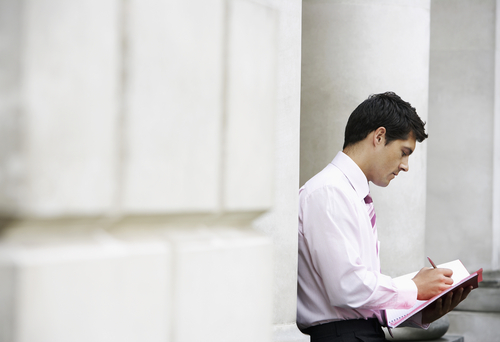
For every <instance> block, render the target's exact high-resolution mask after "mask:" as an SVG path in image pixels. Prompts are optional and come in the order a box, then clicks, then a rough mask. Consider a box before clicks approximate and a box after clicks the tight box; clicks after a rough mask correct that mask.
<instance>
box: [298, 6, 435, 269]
mask: <svg viewBox="0 0 500 342" xmlns="http://www.w3.org/2000/svg"><path fill="white" fill-rule="evenodd" d="M429 14H430V2H429V1H421V0H419V1H398V0H393V1H372V0H366V1H320V0H306V1H304V3H303V35H302V104H301V151H300V155H301V161H300V163H301V168H300V183H301V184H303V183H304V182H305V181H306V180H307V179H309V178H310V177H311V176H313V175H314V174H315V173H317V172H319V171H320V170H321V169H322V168H323V167H324V166H326V165H327V163H329V162H330V161H331V160H332V159H333V158H334V157H335V154H336V153H337V152H338V151H339V150H341V149H342V143H343V137H344V132H343V131H344V127H345V124H346V123H347V118H348V116H349V115H350V113H351V112H352V111H353V110H354V108H355V107H356V106H357V105H358V104H359V103H360V102H362V101H363V100H364V99H366V98H367V97H368V95H370V94H374V93H380V92H385V91H394V92H395V93H397V94H398V95H400V96H401V97H402V98H403V99H405V100H406V101H408V102H410V103H411V104H412V105H413V106H414V107H415V108H416V109H417V112H418V114H419V115H420V116H421V118H422V119H423V120H424V121H425V120H426V119H427V99H428V70H429V69H428V68H429V60H428V54H429V22H430V18H429ZM425 184H426V143H425V142H424V143H423V144H419V145H418V147H417V148H416V151H415V153H414V154H413V155H412V157H411V158H410V172H408V173H407V174H401V175H400V176H399V177H398V179H396V180H394V181H392V182H391V184H390V186H389V187H387V188H384V189H381V188H377V187H376V186H373V185H372V186H371V189H372V192H373V196H374V198H375V203H376V209H377V220H378V226H379V227H380V228H379V237H380V240H381V262H382V270H383V272H384V273H386V274H388V275H391V276H395V275H401V274H404V273H408V272H409V271H410V270H417V269H419V268H420V267H422V266H423V265H424V239H425V203H426V193H425V189H426V187H425Z"/></svg>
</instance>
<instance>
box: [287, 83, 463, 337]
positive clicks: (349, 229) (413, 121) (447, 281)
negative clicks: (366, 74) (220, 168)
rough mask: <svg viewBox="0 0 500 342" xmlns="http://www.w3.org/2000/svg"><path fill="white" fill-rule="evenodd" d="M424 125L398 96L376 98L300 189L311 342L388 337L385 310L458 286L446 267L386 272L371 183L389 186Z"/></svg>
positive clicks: (301, 270)
mask: <svg viewBox="0 0 500 342" xmlns="http://www.w3.org/2000/svg"><path fill="white" fill-rule="evenodd" d="M424 125H425V124H424V123H423V122H422V120H421V119H420V117H419V116H418V115H417V113H416V111H415V108H413V107H412V106H411V105H410V104H409V103H407V102H405V101H403V100H402V99H401V98H400V97H399V96H397V95H396V94H394V93H390V92H389V93H383V94H377V95H372V96H370V97H369V98H368V99H367V100H365V101H364V102H363V103H361V104H360V105H359V106H358V107H357V108H356V109H355V110H354V112H353V113H352V114H351V116H350V117H349V120H348V122H347V126H346V129H345V140H344V146H343V151H342V152H339V153H338V154H337V156H336V157H335V159H333V161H332V162H331V163H330V164H329V165H328V166H326V168H325V169H323V170H322V171H321V172H319V173H318V174H317V175H316V176H314V177H313V178H311V179H310V180H309V181H308V182H307V183H306V184H305V185H304V186H303V187H302V188H301V189H300V192H299V260H298V289H297V299H298V301H297V325H298V327H299V328H300V329H301V331H303V332H304V333H306V334H309V335H311V341H313V342H314V341H322V342H325V341H360V340H362V341H386V339H385V337H384V333H383V330H382V329H381V325H384V315H383V310H385V309H398V308H400V309H403V308H410V307H412V306H413V305H414V304H415V301H416V300H417V299H419V300H426V299H429V298H431V297H433V296H434V295H436V294H439V293H441V292H442V291H444V290H446V289H447V288H448V287H450V286H451V284H452V283H453V280H452V279H451V278H450V276H451V274H452V271H451V270H448V269H439V268H438V269H431V268H423V269H422V270H420V272H419V273H418V274H417V275H416V276H415V277H414V278H413V279H412V280H396V279H392V278H391V277H389V276H386V275H383V274H381V273H380V259H379V251H378V238H377V230H376V215H375V213H374V209H373V203H372V199H371V196H370V191H369V182H372V183H373V184H375V185H378V186H381V187H385V186H387V185H389V183H390V182H391V180H392V179H394V178H395V177H396V176H397V175H398V174H399V172H401V171H404V172H407V171H408V170H409V164H408V158H409V156H410V155H411V154H412V153H413V151H414V150H415V147H416V142H417V141H418V142H422V141H423V140H424V139H425V138H427V134H426V133H425V129H424ZM470 290H471V289H466V290H458V291H455V292H454V293H450V294H449V295H448V296H446V297H445V298H444V300H439V301H437V302H436V305H434V306H432V307H430V308H429V309H427V310H425V311H424V312H423V314H422V313H421V314H417V315H415V316H414V317H412V318H411V320H410V321H409V322H408V325H410V326H419V327H423V328H426V327H427V326H428V323H430V322H432V321H434V320H436V319H437V318H439V317H441V316H443V315H444V314H446V313H447V312H449V311H451V310H452V309H453V308H454V307H455V306H457V305H458V303H459V302H460V301H462V300H463V299H465V298H466V297H467V295H468V294H469V292H470ZM358 337H359V338H360V339H357V338H358Z"/></svg>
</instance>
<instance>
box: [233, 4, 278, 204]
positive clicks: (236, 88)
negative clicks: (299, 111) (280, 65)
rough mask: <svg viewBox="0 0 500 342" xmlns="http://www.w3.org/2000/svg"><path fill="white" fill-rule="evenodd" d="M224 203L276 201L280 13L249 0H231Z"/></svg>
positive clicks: (265, 202) (266, 202)
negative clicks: (275, 174)
mask: <svg viewBox="0 0 500 342" xmlns="http://www.w3.org/2000/svg"><path fill="white" fill-rule="evenodd" d="M228 18H229V19H228V28H227V56H226V58H227V71H226V72H227V80H226V81H227V83H226V98H225V99H226V103H225V104H226V108H225V115H226V117H225V129H226V130H225V132H224V134H225V139H224V152H225V154H224V161H223V164H224V170H223V175H224V187H223V189H224V190H223V206H224V208H225V209H227V210H231V211H238V210H244V211H246V210H263V209H269V208H270V207H271V206H272V204H273V195H274V191H273V189H274V170H275V168H274V167H275V166H274V158H275V119H276V111H277V90H276V87H277V77H278V75H277V71H276V67H277V55H278V51H277V39H278V18H279V16H278V13H277V11H276V10H275V9H273V8H271V7H269V6H265V5H263V4H260V3H258V2H253V1H247V0H232V1H229V2H228Z"/></svg>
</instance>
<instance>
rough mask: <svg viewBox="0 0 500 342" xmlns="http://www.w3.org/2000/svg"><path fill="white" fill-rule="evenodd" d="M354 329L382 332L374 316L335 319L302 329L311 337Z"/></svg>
mask: <svg viewBox="0 0 500 342" xmlns="http://www.w3.org/2000/svg"><path fill="white" fill-rule="evenodd" d="M355 331H373V332H376V333H382V334H383V330H382V327H381V325H380V323H379V321H378V319H376V318H369V319H349V320H345V321H335V322H329V323H325V324H320V325H314V326H312V327H309V328H307V329H304V330H303V333H304V334H307V335H310V336H311V337H315V338H321V337H330V336H340V335H342V334H345V333H350V332H355Z"/></svg>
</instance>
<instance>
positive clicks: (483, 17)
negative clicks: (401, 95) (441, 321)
mask: <svg viewBox="0 0 500 342" xmlns="http://www.w3.org/2000/svg"><path fill="white" fill-rule="evenodd" d="M499 4H500V3H499V2H498V1H496V0H485V1H473V0H459V1H452V0H435V1H432V7H431V18H432V21H431V54H430V56H431V58H430V86H429V94H430V96H429V124H430V128H431V136H432V139H429V160H428V203H427V213H428V215H427V235H426V236H427V241H426V250H427V253H428V254H429V255H432V256H433V258H434V259H435V260H436V259H437V260H438V262H439V261H443V262H444V261H446V260H453V259H460V260H461V261H462V262H463V263H464V265H465V266H466V267H467V268H468V269H469V271H471V272H473V271H476V270H477V269H479V268H481V267H482V268H484V270H485V272H484V281H483V283H481V286H480V288H479V289H478V290H474V291H473V292H472V293H471V294H470V295H469V297H468V298H467V300H466V301H465V302H463V303H461V304H460V305H459V306H458V308H457V309H456V310H454V311H453V312H451V313H450V314H448V317H449V320H450V329H449V331H450V333H455V334H461V335H463V336H464V338H465V341H467V342H475V341H487V340H491V339H495V337H493V336H495V335H496V334H497V330H498V329H497V327H498V325H499V324H500V312H499V310H500V309H499V306H498V302H497V301H496V300H495V299H496V298H499V297H500V296H499V295H500V287H499V283H500V274H499V272H498V269H499V261H500V255H499V251H500V250H499V246H500V244H499V242H500V216H499V215H500V214H499V213H500V210H499V208H500V206H499V204H500V202H499V199H500V197H499V185H500V182H499V181H498V179H499V176H500V175H499V165H500V163H499V161H500V155H499V151H500V128H499V127H500V126H499V123H500V120H499V117H500V114H499V113H500V106H499V99H500V95H499V89H500V88H499V84H500V83H499V81H500V77H499V70H500V69H499V62H500V59H499V44H498V43H499V42H500V40H499V39H500V30H499V15H500V7H499ZM478 22H480V23H481V25H477V23H478Z"/></svg>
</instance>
